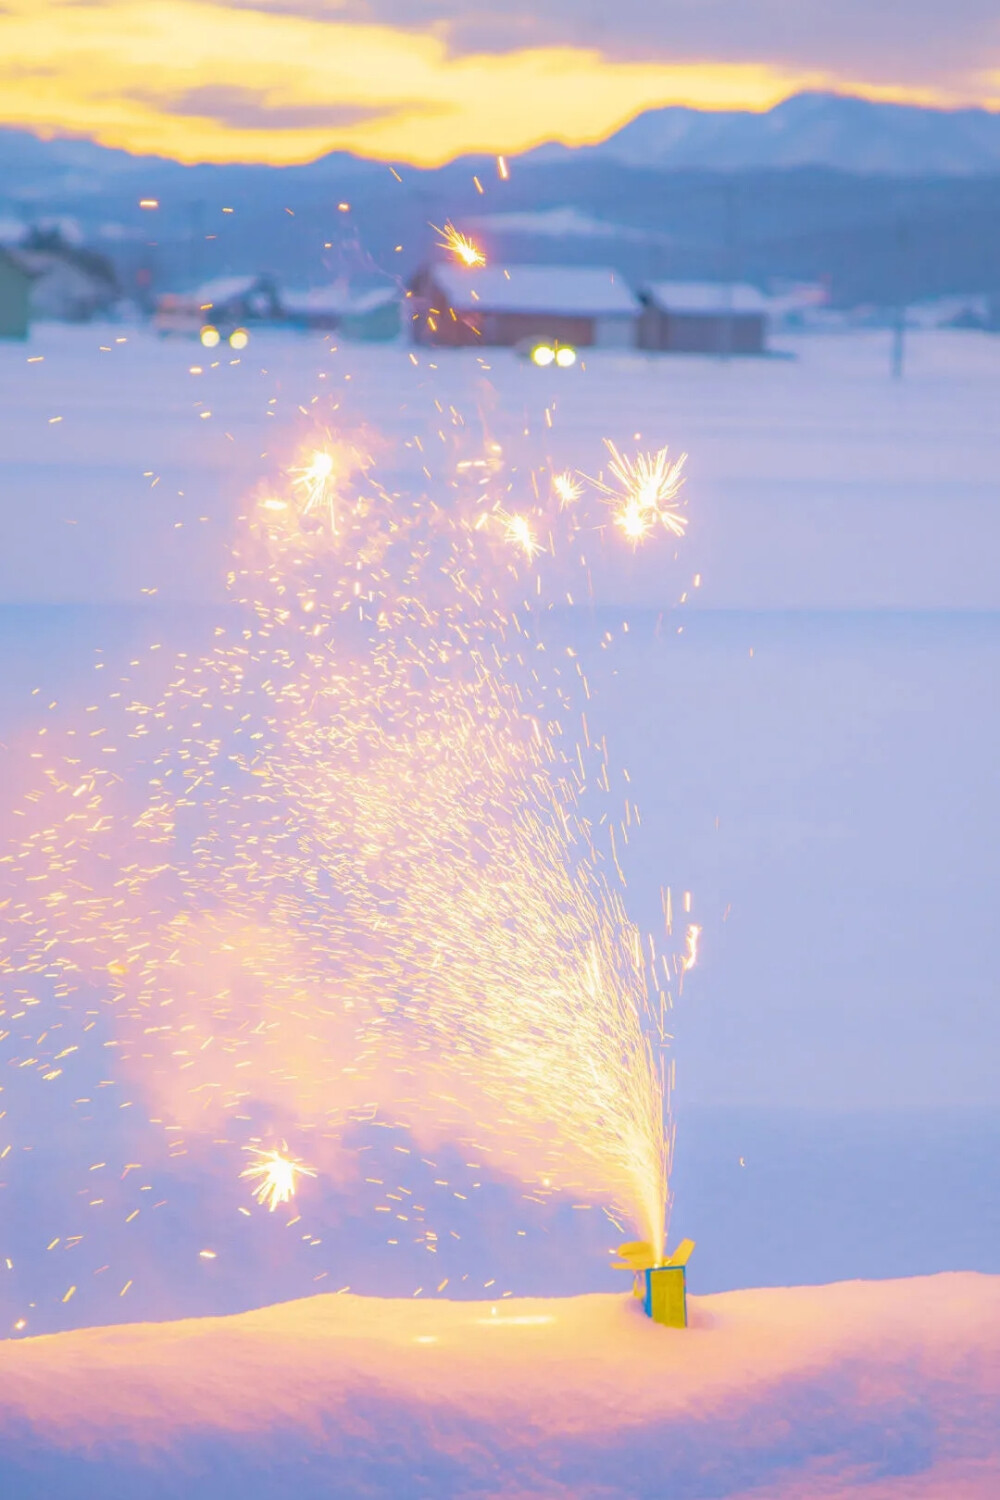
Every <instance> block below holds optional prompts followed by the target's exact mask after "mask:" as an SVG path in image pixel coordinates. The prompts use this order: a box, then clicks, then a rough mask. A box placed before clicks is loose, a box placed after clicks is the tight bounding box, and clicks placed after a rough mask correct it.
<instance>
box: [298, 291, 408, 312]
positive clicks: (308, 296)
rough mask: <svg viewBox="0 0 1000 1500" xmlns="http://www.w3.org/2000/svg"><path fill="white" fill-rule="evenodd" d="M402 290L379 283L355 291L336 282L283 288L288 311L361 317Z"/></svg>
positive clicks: (386, 302)
mask: <svg viewBox="0 0 1000 1500" xmlns="http://www.w3.org/2000/svg"><path fill="white" fill-rule="evenodd" d="M398 297H399V292H398V291H397V290H396V288H395V287H394V286H377V287H372V288H370V289H369V290H368V291H367V292H351V291H349V290H348V289H347V288H346V287H344V286H342V285H340V284H338V283H334V284H333V285H332V286H320V287H311V288H310V289H309V290H308V291H300V292H295V291H289V292H282V294H281V305H282V307H283V308H284V309H285V311H286V312H289V313H292V314H295V315H299V316H307V315H308V314H310V313H330V314H331V315H335V316H342V317H358V316H359V315H360V314H363V313H367V312H375V311H376V309H377V308H380V307H385V306H386V305H387V304H388V303H390V302H395V301H396V300H397V299H398Z"/></svg>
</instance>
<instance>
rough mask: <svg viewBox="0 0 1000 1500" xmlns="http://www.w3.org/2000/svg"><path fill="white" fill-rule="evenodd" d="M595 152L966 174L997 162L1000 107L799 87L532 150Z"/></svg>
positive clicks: (660, 160) (627, 159) (660, 115)
mask: <svg viewBox="0 0 1000 1500" xmlns="http://www.w3.org/2000/svg"><path fill="white" fill-rule="evenodd" d="M569 157H575V158H580V157H591V158H599V159H601V160H606V161H616V162H621V163H623V164H624V165H626V166H630V167H659V168H677V167H702V168H711V169H718V170H720V171H739V170H748V169H761V168H781V167H801V166H825V167H833V168H836V169H839V170H841V171H845V172H865V173H868V172H872V173H876V172H878V173H880V172H885V173H890V174H893V175H904V176H917V175H921V174H924V175H938V174H940V175H943V176H968V175H971V174H974V173H979V172H996V171H1000V112H998V113H990V112H989V111H988V110H985V109H960V110H940V109H923V108H920V107H919V106H916V105H909V104H879V103H875V102H873V101H872V100H869V99H857V98H853V97H850V96H848V95H841V94H818V93H815V94H810V93H807V94H795V95H793V97H792V98H790V99H785V100H783V101H782V103H781V104H777V105H775V107H774V108H773V109H770V110H767V111H766V112H764V113H761V114H755V113H751V112H748V111H746V110H724V111H706V110H698V109H685V108H681V107H678V106H673V107H670V108H667V109H652V110H647V111H646V112H645V113H644V114H641V115H638V116H637V117H636V118H635V119H634V120H631V121H630V122H629V124H627V125H625V126H624V127H623V128H622V129H621V130H619V131H617V132H616V133H615V134H614V135H612V136H611V137H609V139H608V140H606V141H603V142H601V143H600V144H599V145H597V146H590V147H585V148H583V149H582V150H576V151H574V150H572V149H571V148H569V147H565V146H542V147H540V148H539V149H538V150H537V151H535V152H531V153H529V154H528V157H527V158H526V159H527V160H529V161H531V160H534V161H537V162H553V161H557V160H560V159H565V158H569Z"/></svg>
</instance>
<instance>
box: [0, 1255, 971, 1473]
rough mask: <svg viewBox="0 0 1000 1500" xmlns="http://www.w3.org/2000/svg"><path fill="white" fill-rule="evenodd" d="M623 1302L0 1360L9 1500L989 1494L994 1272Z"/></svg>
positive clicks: (373, 1320)
mask: <svg viewBox="0 0 1000 1500" xmlns="http://www.w3.org/2000/svg"><path fill="white" fill-rule="evenodd" d="M691 1321H692V1326H691V1327H690V1328H689V1329H688V1330H686V1331H673V1330H667V1329H663V1328H659V1327H657V1326H655V1325H653V1324H651V1323H649V1322H647V1321H646V1319H645V1318H644V1317H643V1316H642V1314H641V1312H640V1310H639V1307H638V1304H636V1303H635V1302H633V1301H632V1299H631V1298H629V1297H627V1296H586V1297H573V1298H565V1299H521V1300H517V1301H515V1300H509V1301H501V1302H498V1303H495V1304H491V1303H467V1302H466V1303H456V1302H440V1301H437V1302H433V1303H421V1302H419V1301H400V1300H391V1299H375V1298H361V1297H354V1296H349V1295H343V1296H337V1295H330V1296H320V1297H314V1298H311V1299H308V1300H304V1301H298V1302H291V1303H286V1304H283V1305H279V1306H275V1307H269V1308H264V1309H262V1310H261V1311H259V1312H253V1313H243V1314H240V1315H238V1316H235V1317H228V1318H204V1319H197V1320H188V1321H184V1322H176V1323H162V1324H137V1325H132V1326H128V1327H114V1328H95V1329H86V1330H81V1331H77V1332H71V1333H64V1334H58V1335H53V1336H49V1337H43V1338H36V1339H29V1340H24V1341H23V1342H7V1343H5V1344H4V1345H3V1346H2V1349H0V1489H2V1492H3V1493H4V1495H6V1496H11V1497H12V1500H13V1497H15V1496H16V1497H17V1500H36V1497H37V1500H40V1497H42V1496H52V1495H58V1496H59V1497H60V1500H84V1497H87V1500H90V1497H95V1496H101V1497H102V1500H118V1497H125V1496H130V1497H131V1496H136V1495H142V1496H143V1497H149V1500H159V1497H167V1496H181V1495H183V1496H185V1497H186V1500H201V1497H208V1496H212V1497H213V1500H227V1497H230V1496H233V1497H235V1496H239V1497H241V1500H269V1497H278V1496H282V1497H284V1496H289V1495H295V1496H296V1497H298V1500H312V1497H319V1496H324V1497H329V1496H334V1495H335V1496H348V1495H349V1496H369V1497H382V1496H385V1497H389V1496H392V1497H401V1496H427V1497H430V1496H434V1497H459V1496H462V1497H465V1496H481V1497H490V1500H527V1497H529V1496H530V1497H536V1496H537V1497H545V1500H556V1497H559V1500H569V1497H573V1500H616V1497H630V1500H642V1497H650V1500H652V1497H671V1500H688V1497H692V1500H693V1497H723V1496H725V1497H736V1496H739V1497H750V1496H754V1497H759V1500H764V1497H767V1500H778V1497H780V1500H786V1497H787V1500H792V1497H795V1500H813V1497H816V1500H819V1497H823V1500H831V1497H837V1496H846V1495H848V1494H850V1495H851V1496H860V1497H864V1500H945V1497H946V1496H947V1497H949V1500H950V1497H954V1496H958V1495H961V1496H962V1497H963V1500H987V1497H994V1496H996V1495H997V1493H1000V1277H988V1276H981V1275H976V1274H970V1273H962V1274H949V1275H941V1276H934V1277H926V1278H915V1279H912V1280H906V1281H894V1282H850V1283H841V1284H837V1285H833V1286H825V1287H797V1288H791V1289H781V1290H778V1289H772V1290H763V1291H742V1292H729V1293H724V1294H722V1295H718V1296H712V1297H701V1298H693V1299H692V1300H691Z"/></svg>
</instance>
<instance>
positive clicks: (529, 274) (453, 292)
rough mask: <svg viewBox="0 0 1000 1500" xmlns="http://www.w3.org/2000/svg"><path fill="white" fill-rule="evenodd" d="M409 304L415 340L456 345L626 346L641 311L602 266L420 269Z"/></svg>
mask: <svg viewBox="0 0 1000 1500" xmlns="http://www.w3.org/2000/svg"><path fill="white" fill-rule="evenodd" d="M410 299H411V301H410V307H411V317H412V336H413V340H414V342H415V343H418V344H436V345H444V346H449V347H457V348H462V347H465V348H481V347H485V346H487V345H496V344H501V345H513V344H519V343H521V342H522V341H528V340H532V339H539V340H541V339H544V340H547V341H550V342H552V343H560V344H573V345H576V346H578V347H580V348H589V347H592V346H597V347H598V348H614V349H623V348H632V347H633V346H634V344H635V333H636V325H637V320H638V317H639V312H640V308H639V304H638V302H637V301H636V299H635V297H634V296H633V294H632V292H631V291H630V290H629V288H628V286H627V285H626V283H625V282H624V280H623V279H622V278H621V277H620V276H619V275H618V274H617V273H616V272H615V271H612V270H609V269H607V268H605V267H600V266H597V267H595V266H527V265H513V266H507V267H501V266H483V267H479V268H477V269H474V270H473V269H468V268H466V267H465V266H453V265H431V266H425V267H424V268H423V269H422V270H420V271H418V272H417V274H416V276H415V277H414V278H413V281H412V282H411V283H410Z"/></svg>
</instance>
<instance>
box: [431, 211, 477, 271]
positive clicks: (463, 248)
mask: <svg viewBox="0 0 1000 1500" xmlns="http://www.w3.org/2000/svg"><path fill="white" fill-rule="evenodd" d="M431 228H432V229H433V230H434V233H435V234H439V235H440V236H441V238H440V239H439V240H438V241H437V248H438V249H439V250H447V251H448V254H449V255H452V256H454V258H455V260H456V261H457V262H458V264H459V265H461V266H468V267H469V268H470V270H471V269H472V268H473V267H474V266H485V264H486V256H485V255H484V254H483V252H482V250H480V248H479V246H478V245H477V244H476V243H475V241H474V240H470V238H469V236H468V235H467V234H462V232H461V230H459V229H456V228H455V226H454V224H453V223H452V222H451V220H450V219H445V221H444V228H443V229H439V228H438V226H437V225H436V224H432V225H431Z"/></svg>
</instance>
